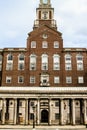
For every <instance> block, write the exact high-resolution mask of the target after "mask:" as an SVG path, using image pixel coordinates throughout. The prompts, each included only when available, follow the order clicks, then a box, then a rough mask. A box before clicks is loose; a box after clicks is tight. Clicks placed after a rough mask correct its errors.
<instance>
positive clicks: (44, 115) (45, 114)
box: [41, 110, 49, 123]
mask: <svg viewBox="0 0 87 130" xmlns="http://www.w3.org/2000/svg"><path fill="white" fill-rule="evenodd" d="M48 117H49V113H48V111H47V110H42V112H41V123H48Z"/></svg>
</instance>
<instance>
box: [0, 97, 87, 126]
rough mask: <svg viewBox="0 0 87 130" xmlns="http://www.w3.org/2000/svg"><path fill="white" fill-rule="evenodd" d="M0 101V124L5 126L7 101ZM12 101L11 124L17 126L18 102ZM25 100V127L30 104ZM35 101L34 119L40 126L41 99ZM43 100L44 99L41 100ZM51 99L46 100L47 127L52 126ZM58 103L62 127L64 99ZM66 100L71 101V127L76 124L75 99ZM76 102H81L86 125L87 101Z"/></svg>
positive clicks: (27, 121)
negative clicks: (0, 118)
mask: <svg viewBox="0 0 87 130" xmlns="http://www.w3.org/2000/svg"><path fill="white" fill-rule="evenodd" d="M1 100H2V122H1V124H5V112H6V107H7V106H6V100H7V99H1ZM13 100H14V118H13V124H14V125H16V124H17V118H18V115H17V114H18V111H17V109H18V106H17V105H18V104H17V102H18V99H17V98H15V99H13ZM24 100H25V123H24V124H25V125H29V114H30V113H29V109H30V107H31V106H29V102H30V100H31V99H28V98H27V99H24ZM34 100H35V101H36V105H37V111H36V112H35V116H37V119H36V124H37V125H40V124H41V107H40V101H41V99H37V100H36V99H34ZM43 100H44V99H43ZM52 100H53V99H48V108H47V110H48V112H49V117H48V118H49V119H48V124H49V125H52V121H51V120H52V116H53V115H52V103H51V101H52ZM58 100H59V101H60V125H64V122H63V120H64V99H58ZM68 100H70V101H71V107H70V109H71V113H70V114H71V115H70V116H71V125H75V124H76V122H75V120H76V119H75V118H76V116H75V100H76V99H68ZM78 100H81V101H82V102H83V104H82V105H83V106H82V107H83V109H82V112H83V124H86V123H87V122H86V120H87V119H86V111H87V105H86V104H87V103H86V102H87V101H86V99H78ZM43 109H46V108H45V107H43Z"/></svg>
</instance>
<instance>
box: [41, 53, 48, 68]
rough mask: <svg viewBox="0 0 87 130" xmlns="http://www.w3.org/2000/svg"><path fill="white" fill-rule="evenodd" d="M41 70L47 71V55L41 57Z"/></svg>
mask: <svg viewBox="0 0 87 130" xmlns="http://www.w3.org/2000/svg"><path fill="white" fill-rule="evenodd" d="M42 70H48V55H47V54H43V55H42Z"/></svg>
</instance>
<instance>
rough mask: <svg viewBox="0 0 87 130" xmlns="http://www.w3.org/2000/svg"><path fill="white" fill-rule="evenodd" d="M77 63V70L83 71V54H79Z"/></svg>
mask: <svg viewBox="0 0 87 130" xmlns="http://www.w3.org/2000/svg"><path fill="white" fill-rule="evenodd" d="M76 61H77V70H83V69H84V68H83V56H82V55H81V54H77V56H76Z"/></svg>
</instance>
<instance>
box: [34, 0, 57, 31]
mask: <svg viewBox="0 0 87 130" xmlns="http://www.w3.org/2000/svg"><path fill="white" fill-rule="evenodd" d="M42 24H46V25H49V26H50V27H53V28H54V29H57V26H56V20H54V8H52V6H51V1H50V0H40V4H39V7H38V8H37V9H36V20H35V21H34V29H35V28H38V27H39V26H41V25H42Z"/></svg>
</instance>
